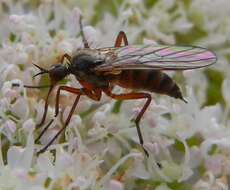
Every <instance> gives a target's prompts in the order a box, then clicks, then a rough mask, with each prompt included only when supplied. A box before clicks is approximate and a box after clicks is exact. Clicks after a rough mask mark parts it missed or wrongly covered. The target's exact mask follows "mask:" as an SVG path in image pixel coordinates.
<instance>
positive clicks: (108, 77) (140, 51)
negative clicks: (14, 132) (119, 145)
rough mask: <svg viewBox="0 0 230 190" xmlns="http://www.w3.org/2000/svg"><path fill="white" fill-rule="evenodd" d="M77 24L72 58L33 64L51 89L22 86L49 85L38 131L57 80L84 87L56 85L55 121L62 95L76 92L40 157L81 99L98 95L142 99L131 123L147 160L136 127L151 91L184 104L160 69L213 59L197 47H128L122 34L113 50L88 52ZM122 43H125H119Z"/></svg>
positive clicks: (97, 98) (207, 62)
mask: <svg viewBox="0 0 230 190" xmlns="http://www.w3.org/2000/svg"><path fill="white" fill-rule="evenodd" d="M81 20H82V19H81V17H80V21H79V24H80V33H81V36H82V41H83V44H84V48H83V49H79V50H78V51H76V53H74V54H73V56H70V55H68V54H64V55H63V57H62V59H61V63H60V64H56V65H54V66H52V67H51V68H50V69H48V70H47V69H44V68H42V67H40V66H38V65H35V64H34V65H35V66H36V67H37V68H39V69H40V72H39V73H37V74H36V75H35V76H37V75H41V74H46V73H47V74H49V77H50V83H51V84H50V85H48V86H26V85H25V87H28V88H43V87H44V88H45V87H49V91H48V94H47V97H46V100H45V106H44V107H45V108H44V113H43V117H42V120H41V122H40V123H39V124H38V125H37V127H41V126H42V125H43V124H44V122H45V119H46V114H47V109H48V100H49V96H50V93H51V91H52V90H53V88H54V86H55V85H57V83H58V82H59V81H60V80H62V79H64V78H65V77H66V76H67V75H69V74H72V75H74V76H75V77H76V79H77V80H78V81H79V83H80V84H81V85H82V88H73V87H69V86H63V85H61V86H59V87H58V89H57V92H56V103H55V117H57V115H58V113H59V98H60V93H61V91H66V92H69V93H72V94H75V95H76V98H75V100H74V103H73V105H72V108H71V110H70V113H69V115H68V117H67V119H66V121H65V123H64V126H63V127H62V128H61V129H60V130H59V131H58V132H57V134H56V135H55V136H54V137H53V138H52V139H51V140H50V142H49V143H48V144H47V145H46V146H45V147H44V148H42V149H41V150H40V151H39V152H38V154H39V153H42V152H44V151H45V150H46V149H47V148H48V146H50V145H51V144H52V143H53V141H54V140H55V139H56V138H57V137H58V136H59V135H60V134H61V133H62V132H63V131H64V130H65V129H66V127H67V125H68V124H69V122H70V119H71V116H72V114H73V112H74V110H75V108H76V106H77V104H78V102H79V99H80V97H81V96H87V97H89V98H90V99H92V100H95V101H100V99H101V96H102V93H105V94H106V95H107V96H109V97H111V98H113V99H116V100H136V99H146V102H145V104H144V106H143V107H142V109H141V111H140V112H139V114H138V115H137V117H136V118H135V125H136V128H137V134H138V137H139V141H140V144H141V146H142V148H143V150H144V152H145V154H146V155H147V156H148V155H149V154H148V152H147V151H146V150H145V149H144V147H143V144H144V141H143V137H142V133H141V129H140V125H139V123H140V120H141V118H142V116H143V114H144V113H145V111H146V109H147V108H148V106H149V105H150V102H151V100H152V98H151V95H150V92H155V93H160V94H165V95H168V96H171V97H174V98H178V99H181V100H183V101H184V102H186V100H185V99H184V98H183V96H182V93H181V90H180V88H179V87H178V85H177V84H176V83H175V82H174V81H173V80H172V79H171V78H170V77H169V76H168V75H167V74H165V73H163V72H162V71H163V70H187V69H197V68H202V67H206V66H208V65H211V64H213V63H215V62H216V60H217V58H216V55H215V54H214V53H213V52H211V51H209V50H207V49H204V48H201V47H195V46H171V45H145V46H138V45H129V44H128V40H127V37H126V34H125V33H124V32H123V31H121V32H120V33H119V34H118V36H117V38H116V41H115V45H114V47H109V48H100V49H91V48H90V47H89V44H88V42H87V40H86V38H85V34H84V32H83V26H82V21H81ZM122 42H123V43H124V45H122ZM65 59H67V60H68V64H63V62H64V60H65ZM116 85H118V86H120V87H123V88H129V89H132V90H139V91H135V92H134V91H133V92H130V93H122V94H114V93H113V92H112V89H113V88H114V86H116ZM142 90H143V92H142ZM52 122H53V120H51V121H50V122H49V123H48V124H47V125H46V126H45V128H44V129H43V130H42V132H41V134H40V135H39V136H38V138H37V139H36V142H38V141H39V139H40V138H41V136H42V135H43V134H44V132H45V131H46V130H47V129H48V128H49V126H50V124H51V123H52Z"/></svg>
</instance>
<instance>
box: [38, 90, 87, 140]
mask: <svg viewBox="0 0 230 190" xmlns="http://www.w3.org/2000/svg"><path fill="white" fill-rule="evenodd" d="M61 90H63V91H67V92H70V93H73V94H80V95H81V94H82V93H83V91H82V89H76V88H71V87H68V86H59V87H58V90H57V93H56V103H55V115H54V117H57V115H58V113H59V97H60V92H61ZM53 121H54V119H52V120H51V121H50V122H49V123H48V124H47V125H46V127H45V128H44V129H43V130H42V131H41V133H40V134H39V136H38V137H37V138H36V140H35V143H37V142H38V141H39V140H40V138H41V137H42V136H43V134H44V133H45V132H46V131H47V130H48V128H49V127H50V125H51V124H52V123H53Z"/></svg>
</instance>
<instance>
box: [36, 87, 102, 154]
mask: <svg viewBox="0 0 230 190" xmlns="http://www.w3.org/2000/svg"><path fill="white" fill-rule="evenodd" d="M61 90H63V91H67V92H70V93H73V94H77V97H76V99H75V102H74V104H73V106H72V108H71V111H70V113H69V115H68V118H67V120H66V121H65V124H64V126H63V127H62V128H61V129H60V131H58V133H57V134H56V135H55V136H54V137H53V139H52V140H51V141H50V142H49V143H48V144H47V145H46V146H45V147H44V148H43V149H42V150H40V151H39V152H38V154H40V153H42V152H44V151H45V150H46V149H47V148H48V147H49V146H50V145H51V144H52V143H53V141H54V140H55V139H56V138H57V137H58V136H59V135H60V134H61V133H62V131H63V130H64V129H65V128H66V127H67V125H68V124H69V121H70V119H71V116H72V115H73V112H74V110H75V108H76V106H77V103H78V101H79V99H80V96H81V95H86V96H88V97H90V98H91V99H93V100H96V101H99V100H100V98H101V90H99V89H98V90H97V89H95V90H93V91H89V90H87V89H85V88H81V89H77V88H72V87H69V86H60V87H59V88H58V90H57V94H56V103H55V117H57V115H58V113H59V97H60V93H61ZM53 121H54V119H52V120H51V121H50V122H49V123H48V125H47V126H46V127H45V128H44V129H43V130H42V132H41V133H40V135H39V136H38V138H37V139H36V141H35V142H37V141H38V140H39V139H40V138H41V137H42V135H43V134H44V133H45V131H46V130H47V129H48V128H49V127H50V125H51V124H52V122H53Z"/></svg>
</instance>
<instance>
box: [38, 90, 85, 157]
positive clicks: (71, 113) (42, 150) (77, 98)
mask: <svg viewBox="0 0 230 190" xmlns="http://www.w3.org/2000/svg"><path fill="white" fill-rule="evenodd" d="M80 96H81V95H80V94H78V95H77V97H76V99H75V101H74V104H73V106H72V108H71V110H70V113H69V115H68V118H67V119H66V121H65V124H64V126H63V127H62V128H61V129H60V130H59V131H58V132H57V134H56V135H55V136H54V137H53V138H52V139H51V140H50V141H49V143H48V144H47V145H46V146H45V147H43V148H42V149H41V150H39V151H38V152H37V155H39V154H41V153H43V152H45V151H46V149H47V148H48V147H49V146H50V145H51V144H52V143H53V142H54V141H55V139H56V138H57V137H58V136H59V135H60V134H61V133H62V132H63V131H64V130H65V129H66V127H67V125H68V124H69V121H70V119H71V117H72V115H73V112H74V110H75V108H76V106H77V103H78V101H79V99H80Z"/></svg>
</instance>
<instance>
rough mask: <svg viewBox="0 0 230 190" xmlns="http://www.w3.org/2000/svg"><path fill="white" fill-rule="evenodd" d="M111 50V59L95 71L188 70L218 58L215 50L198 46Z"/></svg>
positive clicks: (162, 46) (153, 46) (150, 46)
mask: <svg viewBox="0 0 230 190" xmlns="http://www.w3.org/2000/svg"><path fill="white" fill-rule="evenodd" d="M110 51H111V53H112V55H113V56H112V57H111V59H108V61H106V63H105V64H102V65H99V66H97V67H95V71H99V72H100V71H101V72H110V71H111V72H112V71H120V70H131V69H154V70H188V69H196V68H201V67H206V66H208V65H211V64H213V63H215V62H216V60H217V58H216V55H215V54H214V53H213V52H211V51H209V50H207V49H205V48H202V47H196V46H170V45H146V46H124V47H121V48H111V49H110ZM114 55H115V56H114ZM108 56H109V55H108Z"/></svg>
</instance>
